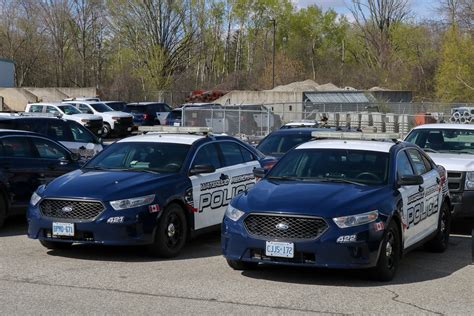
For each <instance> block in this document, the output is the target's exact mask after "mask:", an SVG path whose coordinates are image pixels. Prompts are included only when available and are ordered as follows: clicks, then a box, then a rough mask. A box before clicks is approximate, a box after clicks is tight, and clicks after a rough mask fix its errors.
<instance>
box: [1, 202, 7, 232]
mask: <svg viewBox="0 0 474 316" xmlns="http://www.w3.org/2000/svg"><path fill="white" fill-rule="evenodd" d="M6 219H7V203H6V202H5V199H4V198H3V196H1V195H0V228H1V227H2V226H3V224H5V220H6Z"/></svg>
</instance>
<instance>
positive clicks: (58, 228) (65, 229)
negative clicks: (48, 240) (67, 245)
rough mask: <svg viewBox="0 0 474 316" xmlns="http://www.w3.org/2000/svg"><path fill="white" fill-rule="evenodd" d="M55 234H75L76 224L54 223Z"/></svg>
mask: <svg viewBox="0 0 474 316" xmlns="http://www.w3.org/2000/svg"><path fill="white" fill-rule="evenodd" d="M53 236H74V224H72V223H53Z"/></svg>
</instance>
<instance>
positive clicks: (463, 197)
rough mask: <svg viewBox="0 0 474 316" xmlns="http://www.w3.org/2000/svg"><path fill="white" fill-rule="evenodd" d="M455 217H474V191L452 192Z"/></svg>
mask: <svg viewBox="0 0 474 316" xmlns="http://www.w3.org/2000/svg"><path fill="white" fill-rule="evenodd" d="M451 202H452V204H453V207H454V209H453V217H456V218H474V191H464V192H454V193H451Z"/></svg>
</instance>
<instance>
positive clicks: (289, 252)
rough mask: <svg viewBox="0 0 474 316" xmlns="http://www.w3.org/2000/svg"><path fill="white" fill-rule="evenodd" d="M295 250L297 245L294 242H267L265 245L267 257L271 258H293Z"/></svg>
mask: <svg viewBox="0 0 474 316" xmlns="http://www.w3.org/2000/svg"><path fill="white" fill-rule="evenodd" d="M294 250H295V245H294V244H293V243H292V242H276V241H267V242H266V244H265V255H267V256H270V257H282V258H293V257H294V256H295V252H294Z"/></svg>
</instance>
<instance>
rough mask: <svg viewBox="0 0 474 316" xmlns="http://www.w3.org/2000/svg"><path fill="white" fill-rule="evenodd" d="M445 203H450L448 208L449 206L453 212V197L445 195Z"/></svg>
mask: <svg viewBox="0 0 474 316" xmlns="http://www.w3.org/2000/svg"><path fill="white" fill-rule="evenodd" d="M443 203H447V204H448V208H449V212H452V211H453V209H452V207H453V206H452V204H451V198H450V197H449V196H445V197H444V199H443Z"/></svg>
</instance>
